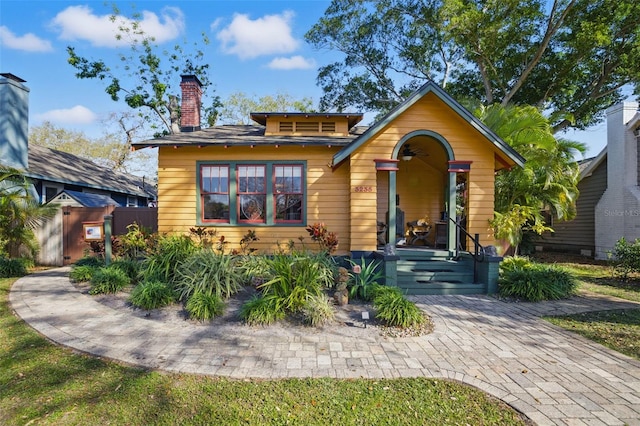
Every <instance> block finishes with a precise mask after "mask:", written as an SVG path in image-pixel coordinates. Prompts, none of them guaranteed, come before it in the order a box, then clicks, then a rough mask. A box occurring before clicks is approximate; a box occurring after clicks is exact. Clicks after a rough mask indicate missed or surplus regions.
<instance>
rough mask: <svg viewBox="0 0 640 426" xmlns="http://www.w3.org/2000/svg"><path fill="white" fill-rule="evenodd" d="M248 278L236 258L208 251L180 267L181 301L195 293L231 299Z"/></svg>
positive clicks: (176, 283)
mask: <svg viewBox="0 0 640 426" xmlns="http://www.w3.org/2000/svg"><path fill="white" fill-rule="evenodd" d="M243 279H244V276H243V274H242V271H241V270H240V268H238V267H236V264H235V257H234V256H230V255H225V254H222V253H218V252H215V251H214V250H213V249H210V248H204V249H200V250H198V251H197V252H196V253H194V254H193V255H191V256H189V257H188V258H186V259H185V260H184V261H183V262H182V263H181V264H180V266H179V267H178V270H177V273H176V278H175V289H176V291H177V292H178V297H179V299H180V300H183V301H185V300H188V299H189V298H190V297H191V295H193V294H195V293H202V294H215V295H216V296H217V297H218V298H219V299H228V298H229V297H230V296H232V295H234V294H236V293H237V292H238V291H240V289H241V288H242V284H243Z"/></svg>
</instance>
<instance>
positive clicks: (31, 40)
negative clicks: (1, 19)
mask: <svg viewBox="0 0 640 426" xmlns="http://www.w3.org/2000/svg"><path fill="white" fill-rule="evenodd" d="M0 44H1V45H2V46H3V47H7V48H9V49H15V50H24V51H26V52H51V51H52V50H53V47H52V46H51V42H50V41H48V40H43V39H41V38H40V37H38V36H37V35H35V34H32V33H27V34H25V35H22V36H17V35H15V34H14V33H13V32H11V30H10V29H9V28H7V27H6V26H4V25H1V26H0Z"/></svg>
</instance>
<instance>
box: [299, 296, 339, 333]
mask: <svg viewBox="0 0 640 426" xmlns="http://www.w3.org/2000/svg"><path fill="white" fill-rule="evenodd" d="M301 312H302V319H303V321H304V322H305V324H308V325H310V326H313V327H319V326H321V325H324V324H326V323H328V322H330V321H332V320H333V319H334V318H335V316H336V311H335V309H334V307H333V305H332V304H331V303H330V302H329V299H328V298H327V297H326V296H324V295H321V296H311V297H310V298H309V299H308V300H307V303H306V304H305V305H304V306H303V307H302V310H301Z"/></svg>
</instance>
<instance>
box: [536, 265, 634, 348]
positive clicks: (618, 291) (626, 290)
mask: <svg viewBox="0 0 640 426" xmlns="http://www.w3.org/2000/svg"><path fill="white" fill-rule="evenodd" d="M535 260H539V261H544V262H553V263H556V264H557V265H560V266H563V267H565V268H567V269H568V270H570V271H571V272H572V273H573V274H574V275H575V276H576V277H577V278H578V280H579V281H580V287H579V290H580V291H587V292H592V293H599V294H604V295H608V296H615V297H619V298H621V299H626V300H631V301H634V302H640V276H638V275H637V274H636V275H634V274H632V275H630V276H629V279H627V280H623V279H621V278H619V277H617V276H616V275H615V274H614V271H613V269H612V268H611V267H610V266H609V265H607V264H606V263H604V262H588V261H586V260H585V259H584V258H576V259H566V258H563V257H558V256H548V255H547V256H545V257H543V258H542V259H535ZM545 319H547V320H548V321H550V322H552V323H553V324H556V325H558V326H560V327H563V328H565V329H567V330H570V331H574V332H576V333H579V334H581V335H583V336H585V337H587V338H589V339H591V340H593V341H595V342H598V343H600V344H602V345H604V346H607V347H609V348H611V349H613V350H615V351H618V352H620V353H623V354H625V355H628V356H631V357H634V358H636V359H640V308H639V309H626V310H611V311H599V312H588V313H584V314H576V315H566V316H561V317H548V318H545Z"/></svg>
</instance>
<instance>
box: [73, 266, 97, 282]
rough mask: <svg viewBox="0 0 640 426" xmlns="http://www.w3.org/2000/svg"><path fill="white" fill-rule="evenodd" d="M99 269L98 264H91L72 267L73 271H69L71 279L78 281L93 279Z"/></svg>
mask: <svg viewBox="0 0 640 426" xmlns="http://www.w3.org/2000/svg"><path fill="white" fill-rule="evenodd" d="M97 270H98V268H97V267H96V266H90V265H80V266H74V267H73V268H71V271H70V272H69V279H70V280H71V281H74V282H77V283H82V282H86V281H91V277H93V274H95V272H96V271H97Z"/></svg>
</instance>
